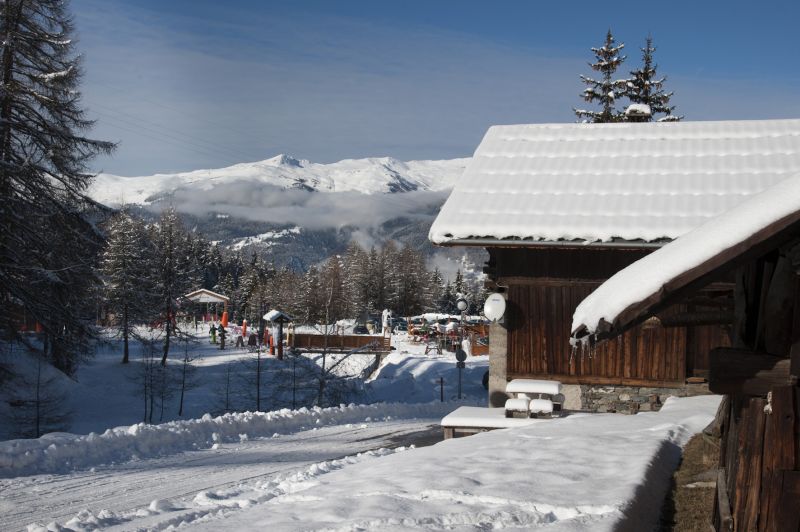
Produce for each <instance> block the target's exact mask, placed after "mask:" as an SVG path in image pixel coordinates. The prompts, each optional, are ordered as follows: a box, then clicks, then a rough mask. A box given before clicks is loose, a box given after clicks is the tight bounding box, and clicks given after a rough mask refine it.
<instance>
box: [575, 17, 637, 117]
mask: <svg viewBox="0 0 800 532" xmlns="http://www.w3.org/2000/svg"><path fill="white" fill-rule="evenodd" d="M624 47H625V44H623V43H620V44H619V46H615V44H614V36H613V35H612V34H611V30H610V29H609V30H608V33H607V34H606V42H605V43H604V44H603V46H602V47H600V48H592V52H594V55H595V57H596V59H597V60H596V61H595V62H594V63H589V66H590V67H592V70H594V71H595V72H599V73H600V74H601V75H602V77H601V78H600V79H599V80H597V79H594V78H591V77H588V76H581V80H583V82H584V83H585V84H586V85H587V87H586V88H585V89H584V90H583V93H582V94H581V96H582V97H583V99H584V100H585V101H587V102H589V103H595V102H597V103H599V104H600V106H601V110H600V111H592V110H587V109H573V111H574V112H575V115H576V116H577V117H578V119H580V120H582V121H584V122H593V123H605V122H620V121H622V119H623V118H624V115H623V114H622V113H620V112H619V111H617V110H616V109H615V108H614V105H615V103H616V101H617V98H618V97H619V96H621V95H623V94H624V92H625V87H626V85H627V80H625V79H614V72H616V71H617V68H619V66H620V65H621V64H622V62H623V61H625V56H624V55H620V51H621V50H622V49H623V48H624Z"/></svg>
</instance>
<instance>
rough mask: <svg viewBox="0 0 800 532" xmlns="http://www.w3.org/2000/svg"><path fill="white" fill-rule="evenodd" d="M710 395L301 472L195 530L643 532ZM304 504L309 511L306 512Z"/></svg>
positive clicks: (702, 421)
mask: <svg viewBox="0 0 800 532" xmlns="http://www.w3.org/2000/svg"><path fill="white" fill-rule="evenodd" d="M719 400H720V397H719V396H703V397H692V398H684V399H675V398H670V399H668V400H667V402H666V403H665V405H664V407H663V408H662V410H661V411H660V412H647V413H640V414H637V415H635V416H626V415H620V414H596V415H585V416H572V417H566V418H561V419H553V420H550V421H549V422H541V423H537V424H534V425H530V426H527V427H520V428H516V429H507V430H497V431H493V432H487V433H483V434H479V435H476V436H470V437H468V438H458V439H451V440H447V441H444V442H441V443H439V444H436V445H434V446H432V447H425V448H421V449H415V450H413V451H409V452H403V453H396V454H391V455H387V456H384V457H382V458H380V459H379V460H372V461H369V462H362V463H355V464H352V465H351V466H349V467H347V468H344V469H339V470H335V471H331V472H328V473H326V474H324V475H316V476H315V477H314V478H313V479H308V480H303V479H298V481H297V482H294V483H292V486H291V490H287V491H288V493H287V494H286V495H278V496H275V497H272V498H270V500H269V501H267V502H265V503H264V504H255V505H252V506H250V507H248V508H246V509H241V508H237V509H228V508H226V507H224V506H223V505H221V504H217V505H216V506H215V508H216V509H217V510H216V512H213V513H212V512H207V513H205V514H204V515H203V516H202V518H201V520H200V521H201V522H199V523H195V524H196V527H197V528H199V529H201V530H203V529H207V530H219V529H225V530H254V529H269V530H330V531H334V530H335V531H353V530H387V529H388V530H417V529H420V528H424V529H433V530H450V529H458V530H488V529H499V528H514V529H524V530H533V529H539V528H542V529H546V530H548V531H554V530H558V531H567V530H569V531H577V530H585V531H593V532H594V531H605V530H609V531H610V530H652V529H653V527H654V525H655V524H656V521H657V519H658V516H659V508H660V506H661V503H662V501H663V497H664V495H665V494H666V490H667V488H668V486H669V481H670V477H671V474H672V472H673V471H674V469H675V467H676V466H677V464H678V461H679V460H680V455H681V448H682V447H683V446H684V445H685V444H686V442H687V441H688V440H689V438H690V437H691V436H692V435H693V434H695V433H697V432H699V431H700V430H702V429H703V428H704V427H705V426H706V425H707V424H708V423H709V422H710V421H711V420H712V419H713V417H714V414H715V412H716V409H717V407H718V405H719ZM309 503H311V506H312V507H313V512H310V511H309V507H310V505H309Z"/></svg>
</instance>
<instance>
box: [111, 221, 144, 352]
mask: <svg viewBox="0 0 800 532" xmlns="http://www.w3.org/2000/svg"><path fill="white" fill-rule="evenodd" d="M152 256H153V248H152V245H151V242H150V240H149V239H148V237H147V230H146V228H145V226H144V224H143V223H142V222H141V221H139V220H137V219H134V218H132V217H131V216H130V214H128V213H127V212H125V211H122V212H120V213H119V214H117V215H116V216H114V218H112V220H111V223H110V225H109V228H108V240H107V242H106V248H105V251H104V252H103V261H102V273H103V277H104V279H103V280H104V288H105V297H106V303H107V305H108V308H109V310H111V311H112V312H113V313H114V315H115V316H116V325H117V327H118V329H119V332H120V334H121V335H122V363H123V364H127V363H128V361H129V338H130V335H131V330H132V328H133V325H134V324H135V323H136V321H137V320H141V319H144V318H146V317H147V313H148V311H150V310H151V309H152V307H153V303H154V295H155V294H154V286H153V277H152V274H151V270H150V266H151V264H150V257H152Z"/></svg>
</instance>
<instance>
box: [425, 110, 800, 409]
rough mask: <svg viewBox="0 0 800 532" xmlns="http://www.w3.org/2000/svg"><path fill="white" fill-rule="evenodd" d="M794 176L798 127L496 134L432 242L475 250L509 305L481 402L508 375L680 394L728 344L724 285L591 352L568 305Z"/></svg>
mask: <svg viewBox="0 0 800 532" xmlns="http://www.w3.org/2000/svg"><path fill="white" fill-rule="evenodd" d="M797 173H800V120H763V121H725V122H677V123H675V122H673V123H643V124H642V123H640V124H540V125H516V126H495V127H492V128H490V129H489V131H488V132H487V133H486V136H485V137H484V139H483V141H482V142H481V144H480V146H478V148H477V150H476V152H475V155H474V157H473V159H472V161H471V162H470V164H469V165H468V166H467V169H466V170H465V172H464V175H463V176H462V178H461V179H460V180H459V181H458V182H457V183H456V186H455V187H454V189H453V191H452V193H451V194H450V196H449V198H448V199H447V201H446V203H445V204H444V206H443V207H442V209H441V211H440V213H439V216H438V217H437V218H436V220H435V221H434V223H433V225H432V227H431V231H430V235H429V238H430V240H431V241H432V242H433V243H434V244H438V245H442V246H480V247H484V248H486V250H487V251H488V253H489V260H488V263H487V267H486V272H487V273H488V275H489V279H488V281H487V282H488V283H489V286H490V288H492V289H494V290H497V291H499V292H502V293H503V294H504V296H505V298H506V300H507V310H506V314H505V317H504V319H503V322H502V323H500V324H495V325H493V326H492V328H491V334H490V378H489V401H490V404H492V405H494V406H499V405H502V403H503V401H504V400H505V394H504V393H503V390H504V389H505V385H506V382H507V381H508V380H509V379H512V378H517V377H527V378H540V379H556V380H560V381H561V382H562V383H565V384H581V385H590V386H594V387H597V386H616V387H620V386H629V387H650V388H671V389H674V388H680V387H683V386H684V383H686V381H687V378H690V377H695V376H698V377H705V376H707V373H708V368H709V361H708V352H709V349H710V348H711V347H714V346H725V345H728V338H729V331H730V327H731V324H732V323H733V306H734V305H733V302H734V294H733V279H732V278H727V279H720V280H719V281H718V282H717V283H714V284H711V285H708V286H707V287H706V288H705V290H704V291H703V292H702V293H698V294H694V295H692V296H691V297H689V298H687V299H685V300H681V301H675V302H673V304H672V305H671V306H670V307H668V308H665V309H663V310H662V311H661V312H660V313H659V314H658V315H657V316H655V317H654V318H651V319H650V320H648V321H646V322H644V323H642V324H639V325H637V326H636V327H633V328H631V329H629V330H627V331H626V332H625V333H624V334H622V335H620V336H618V337H616V338H614V339H612V340H609V341H607V342H604V343H602V344H601V345H598V346H597V347H596V349H591V350H590V351H589V352H583V353H582V352H581V351H580V350H578V351H577V352H576V350H574V349H573V348H572V346H571V345H570V342H569V337H570V332H571V317H572V314H573V311H574V310H575V307H576V306H577V305H578V303H579V302H580V301H581V300H582V299H584V298H585V297H586V296H587V295H588V294H589V293H591V292H592V291H593V290H594V289H595V288H597V287H598V286H599V285H600V284H601V283H602V282H603V281H604V280H606V279H608V278H609V277H610V276H612V275H613V274H615V273H616V272H617V271H619V270H621V269H622V268H624V267H626V266H628V265H629V264H631V263H633V262H634V261H636V260H638V259H640V258H642V257H644V256H645V255H648V254H649V253H651V252H652V251H653V250H655V249H658V248H660V247H661V246H663V245H664V244H665V243H667V242H669V241H671V240H673V239H675V238H677V237H679V236H680V235H682V234H684V233H687V232H688V231H690V230H692V229H694V228H695V227H697V226H699V225H701V224H702V223H703V222H705V221H707V220H708V219H710V218H712V217H714V216H717V215H719V214H720V213H722V212H724V211H727V210H729V209H730V208H732V207H734V206H735V205H737V204H739V203H741V202H742V201H743V200H745V199H747V198H748V197H750V196H752V195H753V194H756V193H759V192H761V191H763V190H765V189H767V188H769V187H770V186H772V185H774V184H776V183H778V182H780V181H782V180H784V179H786V178H787V177H790V176H792V175H794V174H797Z"/></svg>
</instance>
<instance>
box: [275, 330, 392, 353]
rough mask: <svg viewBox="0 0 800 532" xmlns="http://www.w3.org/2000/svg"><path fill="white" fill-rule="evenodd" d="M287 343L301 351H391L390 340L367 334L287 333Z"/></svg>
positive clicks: (385, 337)
mask: <svg viewBox="0 0 800 532" xmlns="http://www.w3.org/2000/svg"><path fill="white" fill-rule="evenodd" d="M288 343H289V345H290V346H292V347H294V348H295V349H299V350H303V351H320V350H323V349H325V348H326V347H327V349H328V351H353V350H355V349H358V350H360V351H361V352H363V353H382V352H388V351H391V349H392V346H391V338H390V337H389V336H383V335H369V334H331V335H329V336H327V337H326V336H325V335H324V334H304V333H289V338H288Z"/></svg>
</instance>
